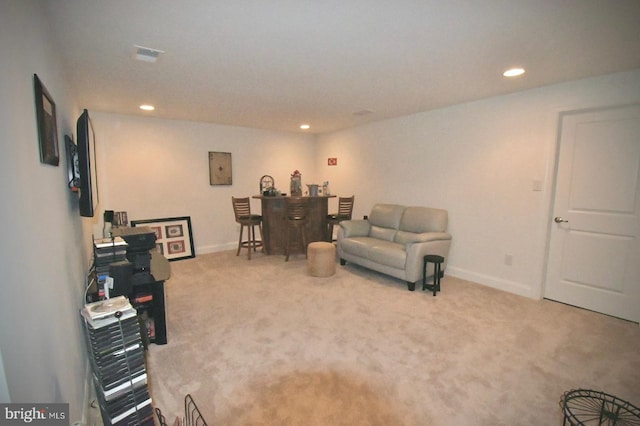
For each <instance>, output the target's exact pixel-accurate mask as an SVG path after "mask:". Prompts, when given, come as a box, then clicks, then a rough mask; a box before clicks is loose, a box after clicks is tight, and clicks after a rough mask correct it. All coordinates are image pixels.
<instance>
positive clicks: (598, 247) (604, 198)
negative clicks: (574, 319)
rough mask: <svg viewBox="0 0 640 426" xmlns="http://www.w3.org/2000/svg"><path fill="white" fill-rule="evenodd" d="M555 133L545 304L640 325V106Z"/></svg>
mask: <svg viewBox="0 0 640 426" xmlns="http://www.w3.org/2000/svg"><path fill="white" fill-rule="evenodd" d="M560 126H561V127H560V130H559V134H560V145H559V155H558V168H557V172H556V173H557V174H556V193H555V200H554V207H553V215H552V216H551V217H550V220H551V234H550V242H549V254H548V256H549V258H548V262H547V277H546V286H545V297H546V298H548V299H552V300H557V301H559V302H563V303H568V304H571V305H575V306H579V307H582V308H586V309H590V310H593V311H597V312H602V313H605V314H608V315H613V316H616V317H619V318H624V319H627V320H630V321H635V322H640V105H634V106H626V107H619V108H613V109H606V110H598V111H584V112H577V113H568V114H564V115H562V116H561V122H560Z"/></svg>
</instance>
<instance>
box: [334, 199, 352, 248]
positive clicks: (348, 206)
mask: <svg viewBox="0 0 640 426" xmlns="http://www.w3.org/2000/svg"><path fill="white" fill-rule="evenodd" d="M354 198H355V196H353V195H352V196H351V197H340V198H338V213H331V214H328V215H327V226H328V233H329V236H328V237H329V241H330V242H331V241H335V240H334V239H333V226H334V225H338V224H339V223H340V222H342V221H343V220H351V214H352V213H353V200H354Z"/></svg>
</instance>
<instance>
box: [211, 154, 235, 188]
mask: <svg viewBox="0 0 640 426" xmlns="http://www.w3.org/2000/svg"><path fill="white" fill-rule="evenodd" d="M232 183H233V174H232V173H231V153H230V152H209V185H231V184H232Z"/></svg>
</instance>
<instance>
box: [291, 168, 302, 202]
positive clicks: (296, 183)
mask: <svg viewBox="0 0 640 426" xmlns="http://www.w3.org/2000/svg"><path fill="white" fill-rule="evenodd" d="M290 192H291V196H292V197H299V196H301V195H302V174H301V173H300V172H299V171H298V170H296V171H294V172H293V173H292V174H291V190H290Z"/></svg>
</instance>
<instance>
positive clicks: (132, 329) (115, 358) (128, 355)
mask: <svg viewBox="0 0 640 426" xmlns="http://www.w3.org/2000/svg"><path fill="white" fill-rule="evenodd" d="M80 313H81V316H82V318H83V320H84V334H85V340H86V344H87V350H88V353H89V359H90V365H91V369H92V372H93V374H92V376H93V382H94V385H95V388H96V395H97V400H98V402H99V406H100V413H101V416H102V421H103V423H104V424H105V425H132V426H133V425H153V424H154V420H153V406H152V404H151V396H150V395H149V389H148V386H147V371H146V363H145V353H144V348H143V344H142V340H141V336H140V326H139V323H138V316H137V314H136V310H135V309H134V308H133V306H131V304H130V303H129V301H128V300H127V298H125V297H124V296H119V297H115V298H112V299H108V300H101V301H98V302H94V303H89V304H87V305H85V307H84V308H83V309H82V310H81V312H80Z"/></svg>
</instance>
